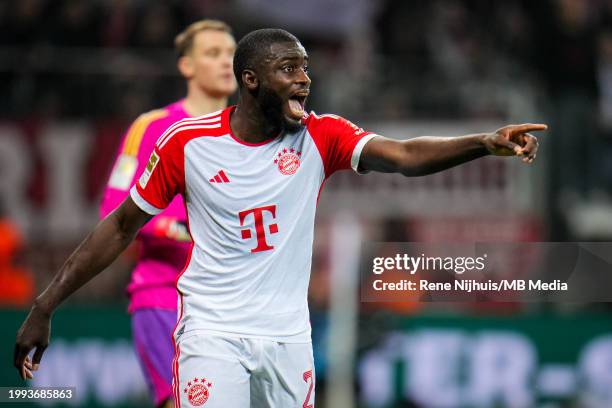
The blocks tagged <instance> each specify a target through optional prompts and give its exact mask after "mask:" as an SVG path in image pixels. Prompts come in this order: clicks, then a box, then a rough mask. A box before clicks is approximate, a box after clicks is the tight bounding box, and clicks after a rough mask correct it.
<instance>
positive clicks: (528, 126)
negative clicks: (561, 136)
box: [508, 123, 548, 135]
mask: <svg viewBox="0 0 612 408" xmlns="http://www.w3.org/2000/svg"><path fill="white" fill-rule="evenodd" d="M546 129H548V126H547V125H545V124H543V123H523V124H522V125H510V126H509V129H508V130H509V131H510V133H511V134H513V135H518V134H521V133H528V132H534V131H541V130H546Z"/></svg>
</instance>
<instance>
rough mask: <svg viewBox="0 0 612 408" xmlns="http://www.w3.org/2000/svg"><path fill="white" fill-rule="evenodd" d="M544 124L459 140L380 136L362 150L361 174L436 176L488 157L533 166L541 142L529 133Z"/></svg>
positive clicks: (526, 125) (451, 138) (512, 128)
mask: <svg viewBox="0 0 612 408" xmlns="http://www.w3.org/2000/svg"><path fill="white" fill-rule="evenodd" d="M546 129H547V126H546V125H543V124H531V123H527V124H522V125H509V126H504V127H502V128H500V129H498V130H496V131H495V132H492V133H480V134H473V135H465V136H458V137H431V136H422V137H417V138H414V139H408V140H394V139H389V138H386V137H383V136H377V137H375V138H373V139H372V140H370V141H369V142H368V143H366V145H365V146H364V148H363V151H362V152H361V156H360V160H359V168H360V169H361V170H371V171H378V172H383V173H401V174H403V175H405V176H424V175H427V174H432V173H436V172H439V171H442V170H445V169H448V168H451V167H454V166H457V165H459V164H462V163H466V162H468V161H471V160H474V159H477V158H479V157H483V156H486V155H489V154H492V155H495V156H519V157H521V158H522V160H523V162H525V163H532V162H533V161H534V160H535V158H536V154H537V151H538V140H537V138H536V137H535V136H533V135H531V134H530V133H529V132H534V131H542V130H546Z"/></svg>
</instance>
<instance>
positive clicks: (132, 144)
mask: <svg viewBox="0 0 612 408" xmlns="http://www.w3.org/2000/svg"><path fill="white" fill-rule="evenodd" d="M182 104H183V101H182V100H181V101H178V102H175V103H173V104H171V105H168V106H166V107H165V108H163V109H157V110H153V111H150V112H147V113H145V114H143V115H141V116H140V117H138V119H136V121H134V123H133V124H132V126H131V127H130V128H129V130H128V131H127V133H126V134H125V136H124V137H123V140H122V142H121V144H120V146H119V151H118V153H117V156H116V157H117V158H116V161H115V164H114V165H113V170H112V173H111V176H110V178H109V180H108V183H107V186H106V190H105V191H104V196H103V199H102V203H101V206H100V216H101V217H105V216H106V215H108V214H109V213H110V212H111V211H113V210H114V209H115V208H116V207H118V206H119V204H121V202H122V201H123V200H124V199H125V198H126V197H127V196H128V194H129V190H130V188H131V187H132V186H133V185H134V183H135V182H136V179H137V176H139V175H140V174H142V172H143V171H144V169H145V166H146V164H147V160H148V159H149V156H150V155H151V152H152V151H153V146H154V145H155V142H156V141H157V139H158V138H159V137H160V136H161V135H162V133H163V132H164V131H165V130H166V129H168V127H170V125H172V124H173V123H174V122H177V121H179V120H181V119H184V118H187V117H189V114H187V112H185V110H184V109H183V105H182ZM169 220H177V221H180V222H186V220H187V216H186V213H185V206H184V204H183V199H182V198H181V197H180V196H176V197H175V198H174V199H173V200H172V202H170V203H169V205H168V207H167V208H166V209H165V210H164V211H163V212H162V213H161V214H159V215H158V216H156V217H154V218H153V219H151V221H149V222H148V223H147V224H146V225H145V226H144V227H143V228H142V229H141V230H140V232H139V234H138V237H137V239H139V240H140V241H141V243H142V252H141V254H140V256H139V258H138V262H137V264H136V266H135V268H134V271H133V272H132V277H131V281H130V284H129V285H128V288H127V291H128V294H129V296H130V305H129V311H130V312H133V311H135V310H137V309H142V308H161V309H170V310H173V309H176V308H177V293H176V286H175V285H176V278H177V276H178V274H179V273H180V272H181V270H182V269H183V267H184V266H185V262H186V260H187V256H188V253H189V247H190V246H191V244H190V243H189V242H185V241H183V242H181V241H178V240H174V239H169V238H166V237H165V236H162V234H161V233H160V231H162V230H165V227H164V224H166V225H167V221H169Z"/></svg>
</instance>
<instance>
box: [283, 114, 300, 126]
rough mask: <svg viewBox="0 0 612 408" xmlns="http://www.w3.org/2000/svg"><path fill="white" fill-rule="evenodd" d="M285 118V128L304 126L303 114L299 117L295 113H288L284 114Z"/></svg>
mask: <svg viewBox="0 0 612 408" xmlns="http://www.w3.org/2000/svg"><path fill="white" fill-rule="evenodd" d="M283 119H284V122H285V129H288V130H297V129H299V128H301V127H302V116H300V117H299V118H297V116H295V115H291V116H289V115H287V114H286V113H285V114H284V115H283Z"/></svg>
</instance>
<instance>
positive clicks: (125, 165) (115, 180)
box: [108, 154, 138, 190]
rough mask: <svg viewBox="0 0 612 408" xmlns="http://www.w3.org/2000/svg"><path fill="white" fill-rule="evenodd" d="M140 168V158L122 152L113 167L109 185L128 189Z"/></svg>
mask: <svg viewBox="0 0 612 408" xmlns="http://www.w3.org/2000/svg"><path fill="white" fill-rule="evenodd" d="M137 168H138V159H137V158H136V157H135V156H132V155H129V154H122V155H121V156H119V159H118V160H117V164H115V168H113V172H112V173H111V176H110V179H109V181H108V186H109V187H111V188H116V189H117V190H127V189H128V188H130V184H132V179H133V178H134V174H135V173H136V169H137Z"/></svg>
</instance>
